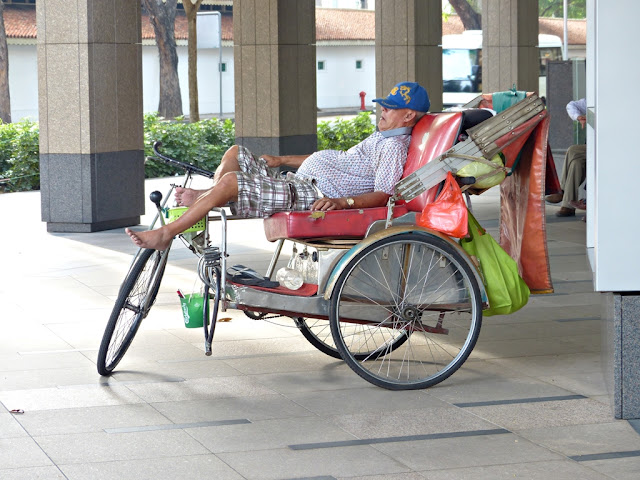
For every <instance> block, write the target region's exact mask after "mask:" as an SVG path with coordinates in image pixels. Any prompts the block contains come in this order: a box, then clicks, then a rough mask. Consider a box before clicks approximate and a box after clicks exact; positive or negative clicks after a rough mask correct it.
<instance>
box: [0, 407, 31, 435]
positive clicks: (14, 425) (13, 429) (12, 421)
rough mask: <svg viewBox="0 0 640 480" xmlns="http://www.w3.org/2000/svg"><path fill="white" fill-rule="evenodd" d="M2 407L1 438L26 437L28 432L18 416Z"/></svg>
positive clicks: (0, 409)
mask: <svg viewBox="0 0 640 480" xmlns="http://www.w3.org/2000/svg"><path fill="white" fill-rule="evenodd" d="M18 416H20V415H15V414H13V413H9V412H8V411H6V410H4V409H3V408H1V407H0V438H15V437H26V436H27V432H25V431H24V428H22V427H21V426H20V423H19V422H18V420H17V417H18Z"/></svg>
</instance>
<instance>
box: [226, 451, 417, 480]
mask: <svg viewBox="0 0 640 480" xmlns="http://www.w3.org/2000/svg"><path fill="white" fill-rule="evenodd" d="M422 454H424V452H423V453H422ZM218 457H220V459H222V460H223V461H224V462H225V463H227V464H228V465H229V466H230V467H232V468H233V469H234V470H236V471H237V472H238V473H240V474H241V475H242V476H243V477H245V478H247V479H248V480H282V479H285V478H287V479H297V478H307V477H309V478H311V479H313V478H314V477H321V478H322V477H323V476H333V477H338V476H347V477H355V476H364V475H374V474H375V475H387V474H397V473H401V472H408V471H409V469H408V468H407V467H406V466H405V465H402V464H401V463H399V462H397V461H396V460H393V459H392V458H389V457H388V456H386V455H384V454H381V453H380V451H377V450H375V449H373V448H371V447H367V446H358V447H347V448H336V449H332V448H327V449H320V450H310V451H309V450H306V451H293V450H289V449H281V450H258V451H253V452H232V453H220V454H218Z"/></svg>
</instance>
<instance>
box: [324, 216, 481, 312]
mask: <svg viewBox="0 0 640 480" xmlns="http://www.w3.org/2000/svg"><path fill="white" fill-rule="evenodd" d="M403 233H417V234H420V235H424V236H425V237H438V238H440V239H442V240H444V241H445V242H447V243H449V244H450V245H451V246H452V247H453V248H455V249H456V250H457V251H458V252H459V253H460V255H461V257H462V258H463V259H464V260H465V261H466V262H467V265H468V266H469V267H470V268H471V271H472V272H473V274H474V276H475V279H476V281H477V282H478V287H479V288H480V294H481V297H482V302H483V303H486V302H487V301H488V299H487V293H486V291H485V289H484V283H483V282H482V275H481V274H480V272H479V271H478V267H477V266H476V265H475V264H474V263H473V260H472V259H471V257H470V256H469V254H468V253H467V252H465V251H464V250H463V249H462V247H461V246H460V245H458V242H456V241H454V240H453V239H451V237H449V236H448V235H445V234H443V233H440V232H437V231H435V230H431V229H428V228H425V227H420V226H417V225H398V226H396V227H390V228H387V229H385V230H381V231H379V232H376V233H374V234H372V235H370V236H368V237H367V238H365V239H363V240H362V241H361V242H360V243H358V244H357V245H355V246H354V247H352V248H351V250H349V251H348V252H347V253H345V254H344V255H343V256H342V258H341V259H340V260H339V261H338V262H337V263H336V265H335V267H333V270H332V271H331V273H330V274H329V279H328V280H327V286H326V287H325V290H324V299H325V300H327V301H328V300H330V299H331V297H332V296H333V291H334V289H335V286H336V283H337V282H338V277H340V274H341V273H342V272H343V271H344V269H345V268H346V266H347V265H348V264H349V262H350V261H351V259H352V258H353V257H355V256H356V255H357V254H358V253H360V252H361V251H362V250H364V249H365V248H367V247H368V246H369V245H371V244H373V243H376V242H377V241H379V240H382V239H383V238H387V237H394V236H397V235H400V234H403Z"/></svg>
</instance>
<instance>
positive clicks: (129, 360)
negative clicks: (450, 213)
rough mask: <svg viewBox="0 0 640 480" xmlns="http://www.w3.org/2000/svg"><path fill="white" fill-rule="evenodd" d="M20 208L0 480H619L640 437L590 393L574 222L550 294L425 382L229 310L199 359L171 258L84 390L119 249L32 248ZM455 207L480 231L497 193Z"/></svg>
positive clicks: (588, 288) (2, 371)
mask: <svg viewBox="0 0 640 480" xmlns="http://www.w3.org/2000/svg"><path fill="white" fill-rule="evenodd" d="M165 183H167V180H156V181H148V187H149V188H152V186H154V185H156V184H165ZM39 198H40V197H39V193H18V194H3V195H0V208H1V211H2V212H3V227H2V236H1V239H0V247H1V251H2V272H3V274H2V279H1V280H0V302H1V305H2V317H1V320H0V478H2V479H36V478H37V479H46V480H49V479H63V478H67V479H73V480H76V479H92V480H98V479H116V478H117V479H135V480H140V479H154V480H161V479H171V480H175V479H183V478H184V479H195V478H212V479H216V480H226V479H229V480H235V479H316V480H320V479H327V480H328V479H346V478H349V479H369V480H373V479H376V480H382V479H384V480H399V479H407V480H417V479H431V480H448V479H455V480H460V479H473V480H483V479H502V478H505V479H506V478H525V479H545V480H546V479H547V478H550V477H551V478H554V479H585V480H592V479H593V480H595V479H607V478H614V479H636V478H638V471H639V470H640V436H639V435H638V433H637V432H636V431H635V430H634V428H633V427H634V425H633V424H632V423H629V422H627V421H621V420H615V419H614V418H613V415H612V409H611V407H610V404H609V397H608V395H607V389H606V386H605V383H606V382H605V381H604V376H603V368H602V361H601V356H600V350H601V331H600V330H601V323H600V303H601V298H600V295H599V294H598V293H594V292H593V289H592V284H591V274H590V271H589V266H588V262H587V259H586V256H585V244H584V239H585V224H584V223H583V222H580V221H579V220H578V219H576V218H573V219H558V218H556V217H555V216H554V215H553V212H554V211H555V207H547V209H548V224H547V235H548V244H549V251H550V255H551V272H552V276H553V280H554V285H555V289H556V293H554V294H552V295H544V296H536V297H532V299H531V300H530V302H529V304H528V305H527V306H526V307H525V308H524V309H523V310H521V311H520V312H517V313H516V314H513V315H510V316H497V317H490V318H485V319H484V322H483V327H482V331H481V334H480V339H479V341H478V344H477V346H476V348H475V350H474V352H473V354H472V356H471V358H470V359H469V360H468V361H467V362H466V363H465V364H464V365H463V367H462V368H461V369H460V370H459V371H458V372H456V373H455V374H454V375H453V376H452V377H451V378H450V379H448V380H446V381H445V382H443V383H442V384H440V385H438V386H436V387H433V388H431V389H428V390H424V391H410V392H392V391H387V390H383V389H380V388H377V387H374V386H372V385H370V384H368V383H366V382H365V381H363V380H361V379H360V378H359V377H358V376H357V375H355V374H354V373H353V372H352V371H351V370H350V369H349V368H348V367H347V366H346V365H344V364H343V363H342V362H341V361H337V360H334V359H332V358H329V357H327V356H326V355H324V354H322V353H320V352H318V351H317V350H315V349H314V348H313V347H312V346H311V345H310V344H309V343H308V342H307V341H306V340H305V339H304V338H303V337H302V336H301V335H300V334H299V333H298V332H297V330H295V329H294V328H292V326H291V324H290V323H289V322H288V321H286V320H280V321H277V323H268V322H266V321H252V320H250V319H249V318H247V317H245V316H244V315H242V314H240V313H239V312H230V317H231V321H230V322H226V323H219V324H218V327H217V332H216V339H215V341H214V345H213V356H212V357H205V356H204V354H203V346H202V342H201V339H200V337H201V332H200V331H199V330H197V331H192V330H187V329H185V328H184V327H183V326H182V319H181V313H180V308H179V304H178V301H177V298H176V295H175V291H176V289H177V288H181V289H183V290H186V291H190V290H191V289H193V288H194V287H195V286H196V274H195V257H193V256H192V255H191V254H190V253H189V252H188V251H186V249H176V250H174V251H172V259H171V260H170V266H169V267H168V270H167V274H166V275H165V278H164V280H163V284H162V290H161V294H160V296H159V298H158V301H157V303H156V305H155V306H154V308H153V310H152V312H151V314H150V315H149V317H148V318H147V319H146V320H145V322H144V323H143V326H142V328H141V330H140V332H139V333H138V335H137V337H136V339H135V341H134V344H133V346H132V347H131V350H130V351H129V352H128V353H127V355H126V356H125V358H124V360H123V361H122V363H121V365H120V366H119V368H118V370H117V373H116V374H114V375H113V376H112V377H110V378H101V377H100V376H99V375H98V374H97V372H96V368H95V359H96V355H97V348H98V344H99V341H100V339H101V336H102V331H103V329H104V325H105V322H106V320H107V318H108V316H109V313H110V309H111V306H112V303H113V301H114V297H115V295H116V293H117V289H118V286H119V284H120V282H121V281H122V278H123V276H124V273H125V271H126V269H127V267H128V262H129V261H130V259H131V255H132V253H133V252H134V250H135V249H134V248H133V246H132V245H131V244H130V243H129V241H128V239H127V238H126V236H125V235H124V234H123V233H122V231H107V232H100V233H93V234H47V233H46V231H45V230H46V228H45V225H44V224H43V223H41V222H40V221H39V218H40V210H39ZM474 207H475V212H476V214H477V216H478V218H479V220H480V221H481V223H483V225H485V226H486V227H488V229H489V231H490V232H492V233H495V232H496V227H497V208H498V190H497V189H494V190H492V191H489V192H487V193H485V194H483V195H482V196H481V197H479V198H474ZM229 243H230V245H232V247H231V253H232V260H231V261H234V262H235V263H242V264H249V265H252V266H255V267H257V268H258V269H264V268H265V267H266V264H267V263H268V259H269V254H270V246H271V245H270V244H269V243H268V242H266V241H265V240H263V235H262V226H261V224H260V221H255V220H252V221H238V222H234V223H233V225H232V226H231V231H230V238H229ZM236 260H237V261H236ZM14 409H20V410H23V411H24V413H23V414H15V413H11V412H10V411H11V410H14Z"/></svg>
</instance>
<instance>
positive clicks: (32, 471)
mask: <svg viewBox="0 0 640 480" xmlns="http://www.w3.org/2000/svg"><path fill="white" fill-rule="evenodd" d="M0 478H2V480H67V477H65V475H64V474H63V473H62V472H61V471H60V469H59V468H58V467H56V466H53V465H51V466H49V467H22V468H12V469H2V468H0Z"/></svg>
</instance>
